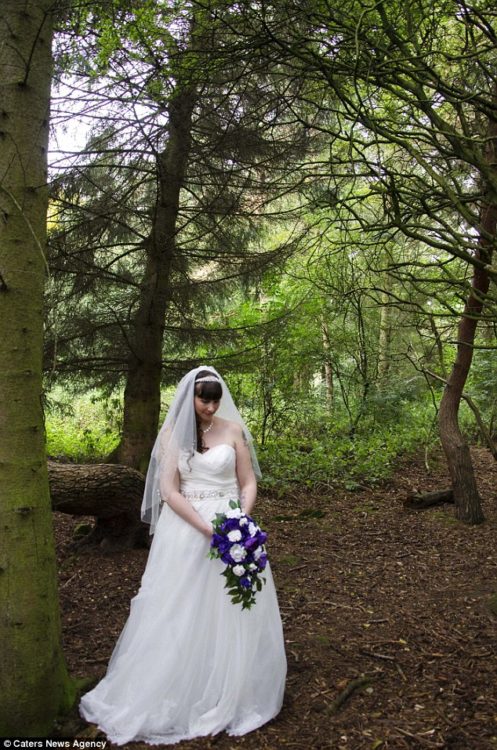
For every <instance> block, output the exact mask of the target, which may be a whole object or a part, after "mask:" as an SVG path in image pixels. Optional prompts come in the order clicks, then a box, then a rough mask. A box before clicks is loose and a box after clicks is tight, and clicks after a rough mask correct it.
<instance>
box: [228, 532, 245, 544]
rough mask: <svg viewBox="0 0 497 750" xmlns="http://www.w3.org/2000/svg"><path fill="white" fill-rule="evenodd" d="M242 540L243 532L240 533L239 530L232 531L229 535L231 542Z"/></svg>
mask: <svg viewBox="0 0 497 750" xmlns="http://www.w3.org/2000/svg"><path fill="white" fill-rule="evenodd" d="M241 538H242V532H241V531H238V529H234V530H233V531H230V532H229V533H228V539H229V540H230V542H239V541H240V539H241Z"/></svg>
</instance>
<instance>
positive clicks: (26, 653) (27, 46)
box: [0, 0, 74, 737]
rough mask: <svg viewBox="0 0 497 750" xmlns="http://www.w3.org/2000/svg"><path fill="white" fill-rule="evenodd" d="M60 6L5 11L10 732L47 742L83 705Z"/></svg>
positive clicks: (2, 709) (2, 150) (5, 692)
mask: <svg viewBox="0 0 497 750" xmlns="http://www.w3.org/2000/svg"><path fill="white" fill-rule="evenodd" d="M52 7H53V0H25V1H24V2H22V3H20V2H19V0H3V3H2V11H1V16H0V96H1V110H2V111H1V113H0V119H1V130H2V133H1V137H0V214H1V220H0V320H1V322H2V336H1V338H0V492H1V505H0V529H1V532H0V533H1V547H0V642H1V644H2V649H1V655H0V695H1V700H0V735H1V736H9V735H11V736H12V735H18V736H19V735H20V736H23V737H31V736H36V735H44V734H47V733H49V732H50V730H51V729H52V727H53V722H54V718H55V717H56V715H57V714H58V713H59V712H60V711H61V710H64V709H66V708H68V707H69V705H70V704H71V702H72V701H73V700H74V687H73V684H72V682H71V681H70V679H69V677H68V675H67V671H66V667H65V663H64V659H63V655H62V649H61V639H60V622H59V609H58V597H57V577H56V567H55V549H54V541H53V533H52V513H51V507H50V496H49V490H48V476H47V460H46V454H45V440H44V429H43V412H42V408H41V394H42V337H43V287H44V276H45V260H44V255H43V253H44V249H45V239H46V238H45V233H46V213H47V191H46V187H45V186H46V170H47V162H46V159H47V156H46V154H47V143H48V119H49V104H50V83H51V73H52V71H51V65H52V60H51V42H52V24H51V17H50V11H51V9H52Z"/></svg>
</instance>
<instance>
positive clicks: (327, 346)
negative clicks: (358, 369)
mask: <svg viewBox="0 0 497 750" xmlns="http://www.w3.org/2000/svg"><path fill="white" fill-rule="evenodd" d="M321 335H322V340H323V354H324V357H323V365H324V384H325V387H326V405H327V406H328V409H329V410H330V411H331V408H332V406H333V397H334V383H333V365H332V363H331V343H330V331H329V328H328V323H327V322H326V320H325V318H324V317H323V318H322V320H321Z"/></svg>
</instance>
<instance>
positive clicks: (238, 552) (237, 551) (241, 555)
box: [230, 544, 247, 563]
mask: <svg viewBox="0 0 497 750" xmlns="http://www.w3.org/2000/svg"><path fill="white" fill-rule="evenodd" d="M230 555H231V557H232V558H233V560H234V561H235V562H237V563H239V562H241V561H242V560H245V558H246V557H247V550H246V549H245V547H242V545H241V544H234V545H233V546H232V548H231V549H230Z"/></svg>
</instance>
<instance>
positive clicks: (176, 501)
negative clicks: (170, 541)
mask: <svg viewBox="0 0 497 750" xmlns="http://www.w3.org/2000/svg"><path fill="white" fill-rule="evenodd" d="M160 492H161V497H162V498H163V499H164V500H165V501H166V502H167V504H168V505H169V507H170V508H172V509H173V510H174V512H175V513H177V514H178V516H181V518H182V519H183V520H184V521H187V522H188V523H189V524H191V525H192V526H193V527H194V528H195V529H197V531H200V533H201V534H203V535H204V536H206V537H207V538H208V539H210V538H211V536H212V531H213V529H212V524H211V523H209V522H208V521H204V519H203V518H202V516H201V515H200V514H199V513H197V511H196V510H195V508H194V507H193V506H192V505H191V504H190V503H189V502H188V500H187V499H186V498H185V497H183V495H182V494H181V492H180V491H179V472H178V470H176V471H175V473H174V476H173V477H172V478H171V479H169V480H168V479H167V478H162V477H161V480H160Z"/></svg>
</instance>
